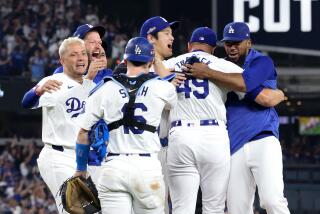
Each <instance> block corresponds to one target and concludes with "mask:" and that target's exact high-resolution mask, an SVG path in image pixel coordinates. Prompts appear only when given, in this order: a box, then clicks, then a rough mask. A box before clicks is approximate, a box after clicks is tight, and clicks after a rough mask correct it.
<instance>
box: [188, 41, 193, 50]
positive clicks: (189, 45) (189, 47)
mask: <svg viewBox="0 0 320 214" xmlns="http://www.w3.org/2000/svg"><path fill="white" fill-rule="evenodd" d="M191 50H192V45H191V43H190V42H188V52H191Z"/></svg>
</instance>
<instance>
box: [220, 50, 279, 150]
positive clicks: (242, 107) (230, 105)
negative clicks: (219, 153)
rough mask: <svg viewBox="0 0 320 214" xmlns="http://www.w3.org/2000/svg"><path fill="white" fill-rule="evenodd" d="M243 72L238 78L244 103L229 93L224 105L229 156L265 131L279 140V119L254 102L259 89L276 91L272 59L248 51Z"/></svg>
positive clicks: (269, 109) (235, 95)
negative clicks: (240, 77)
mask: <svg viewBox="0 0 320 214" xmlns="http://www.w3.org/2000/svg"><path fill="white" fill-rule="evenodd" d="M243 69H244V71H243V74H242V76H243V78H244V81H245V84H246V88H247V91H246V95H245V97H244V99H240V98H239V97H238V95H237V94H236V93H234V92H230V93H229V94H228V97H227V102H226V107H227V126H228V132H229V138H230V149H231V154H233V153H235V152H236V151H237V150H238V149H240V148H241V147H242V146H243V145H244V144H246V143H247V142H249V141H250V140H253V139H255V138H256V137H257V136H258V135H260V134H262V133H265V132H267V131H269V133H272V134H273V135H274V136H275V137H277V138H278V137H279V130H278V129H279V119H278V114H277V112H276V110H275V109H274V108H266V107H263V106H261V105H259V104H257V103H256V102H255V101H254V100H255V98H256V97H257V95H258V94H259V93H260V92H261V91H262V90H263V88H271V89H276V87H277V82H276V78H277V73H276V70H275V67H274V65H273V62H272V59H271V58H270V57H268V56H264V55H262V54H261V53H259V52H258V51H256V50H254V49H250V52H249V54H248V55H247V57H246V59H245V62H244V65H243Z"/></svg>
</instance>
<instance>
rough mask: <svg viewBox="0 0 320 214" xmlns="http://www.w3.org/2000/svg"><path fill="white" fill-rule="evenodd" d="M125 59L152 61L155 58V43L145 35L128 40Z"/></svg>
mask: <svg viewBox="0 0 320 214" xmlns="http://www.w3.org/2000/svg"><path fill="white" fill-rule="evenodd" d="M123 58H124V59H126V60H129V61H137V62H151V61H152V60H153V58H154V48H153V45H152V44H151V43H150V42H149V41H148V40H147V39H146V38H144V37H134V38H132V39H130V40H129V41H128V44H127V46H126V48H125V51H124V57H123Z"/></svg>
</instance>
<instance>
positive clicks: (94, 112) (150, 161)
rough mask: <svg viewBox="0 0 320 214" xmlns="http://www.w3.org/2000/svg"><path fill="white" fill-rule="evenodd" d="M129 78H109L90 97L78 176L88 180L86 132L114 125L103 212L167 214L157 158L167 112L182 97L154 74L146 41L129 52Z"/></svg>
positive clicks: (102, 186) (135, 42)
mask: <svg viewBox="0 0 320 214" xmlns="http://www.w3.org/2000/svg"><path fill="white" fill-rule="evenodd" d="M124 59H125V61H126V64H127V74H126V75H125V74H120V75H117V76H114V77H113V78H108V77H107V78H105V79H104V84H101V85H99V87H98V88H97V89H96V90H94V92H93V93H92V94H91V95H90V96H89V98H88V100H87V103H86V109H85V113H84V114H83V115H82V118H81V120H80V121H79V125H80V127H81V129H80V131H79V134H78V142H77V146H76V150H77V152H76V154H77V172H76V174H75V175H82V176H85V175H86V168H87V167H86V166H87V158H88V150H89V145H88V139H87V132H88V130H90V128H91V126H92V125H93V124H95V123H96V122H97V121H98V120H99V119H100V118H103V120H104V121H105V122H106V123H107V124H109V125H108V128H109V130H110V138H109V144H108V151H109V153H108V155H107V158H106V162H104V163H103V165H102V173H101V176H100V179H99V184H98V191H99V198H100V202H101V206H102V212H103V213H108V214H118V213H121V214H126V213H131V210H132V208H133V210H134V212H135V213H149V214H151V213H163V212H164V181H163V175H162V172H161V164H160V162H159V160H158V157H157V152H158V151H159V149H160V142H159V137H158V134H157V132H156V130H157V127H158V126H159V123H160V117H161V113H162V111H163V109H171V108H172V107H173V106H174V105H175V103H176V101H177V95H176V92H175V88H174V86H173V84H171V83H169V82H168V81H164V80H161V79H160V78H159V77H158V76H156V75H154V74H151V73H149V70H150V68H151V66H152V63H153V59H154V50H153V46H152V45H151V44H150V43H149V42H148V40H146V39H145V38H142V37H136V38H133V39H131V40H130V41H129V42H128V44H127V46H126V49H125V55H124Z"/></svg>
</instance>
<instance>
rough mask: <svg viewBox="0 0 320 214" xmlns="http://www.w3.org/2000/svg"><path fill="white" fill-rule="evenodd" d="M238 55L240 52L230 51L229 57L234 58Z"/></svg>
mask: <svg viewBox="0 0 320 214" xmlns="http://www.w3.org/2000/svg"><path fill="white" fill-rule="evenodd" d="M237 56H238V53H229V57H231V58H234V57H237Z"/></svg>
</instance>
